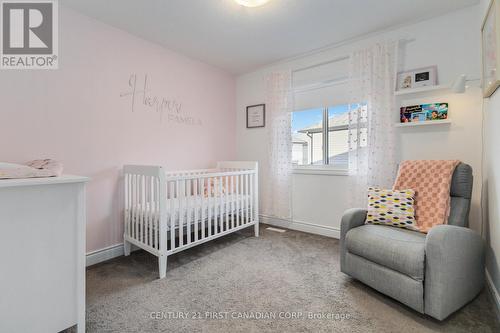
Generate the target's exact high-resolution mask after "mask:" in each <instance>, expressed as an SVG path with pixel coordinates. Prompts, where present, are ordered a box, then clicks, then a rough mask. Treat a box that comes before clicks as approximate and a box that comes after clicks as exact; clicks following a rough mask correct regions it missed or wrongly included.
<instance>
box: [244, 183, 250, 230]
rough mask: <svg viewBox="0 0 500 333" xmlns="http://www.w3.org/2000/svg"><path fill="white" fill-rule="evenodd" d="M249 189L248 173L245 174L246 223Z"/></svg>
mask: <svg viewBox="0 0 500 333" xmlns="http://www.w3.org/2000/svg"><path fill="white" fill-rule="evenodd" d="M249 194H250V193H249V190H248V174H246V175H245V224H246V223H248V218H249V216H248V213H249V211H248V195H249Z"/></svg>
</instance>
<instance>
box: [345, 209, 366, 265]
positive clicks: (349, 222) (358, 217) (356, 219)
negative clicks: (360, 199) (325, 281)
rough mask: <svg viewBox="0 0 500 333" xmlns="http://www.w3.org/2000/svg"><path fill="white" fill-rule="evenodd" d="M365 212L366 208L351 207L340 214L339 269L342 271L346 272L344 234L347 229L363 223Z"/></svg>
mask: <svg viewBox="0 0 500 333" xmlns="http://www.w3.org/2000/svg"><path fill="white" fill-rule="evenodd" d="M366 212H367V211H366V209H362V208H352V209H348V210H346V211H345V212H344V215H342V221H341V222H340V270H341V271H342V272H344V273H346V272H345V255H346V253H347V248H346V244H345V236H346V235H347V232H348V231H349V230H351V229H353V228H356V227H359V226H362V225H363V224H365V220H366Z"/></svg>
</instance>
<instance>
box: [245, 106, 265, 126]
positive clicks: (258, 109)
mask: <svg viewBox="0 0 500 333" xmlns="http://www.w3.org/2000/svg"><path fill="white" fill-rule="evenodd" d="M265 126H266V105H265V104H256V105H249V106H247V128H259V127H265Z"/></svg>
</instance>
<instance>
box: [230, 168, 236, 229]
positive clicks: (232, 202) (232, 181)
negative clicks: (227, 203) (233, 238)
mask: <svg viewBox="0 0 500 333" xmlns="http://www.w3.org/2000/svg"><path fill="white" fill-rule="evenodd" d="M229 179H231V229H232V228H234V204H235V203H234V176H230V178H229Z"/></svg>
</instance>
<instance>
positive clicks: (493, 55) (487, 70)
mask: <svg viewBox="0 0 500 333" xmlns="http://www.w3.org/2000/svg"><path fill="white" fill-rule="evenodd" d="M499 20H500V3H499V1H498V0H492V1H491V3H490V7H489V8H488V12H487V13H486V17H485V18H484V22H483V26H482V28H481V37H482V38H481V40H482V58H483V96H484V97H490V96H491V95H493V93H494V92H495V91H496V90H497V88H498V87H499V86H500V73H499V71H500V30H499V29H500V22H499Z"/></svg>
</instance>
